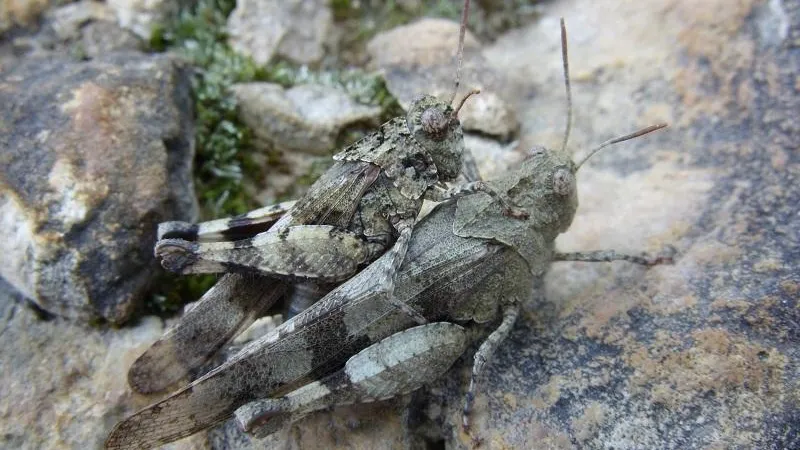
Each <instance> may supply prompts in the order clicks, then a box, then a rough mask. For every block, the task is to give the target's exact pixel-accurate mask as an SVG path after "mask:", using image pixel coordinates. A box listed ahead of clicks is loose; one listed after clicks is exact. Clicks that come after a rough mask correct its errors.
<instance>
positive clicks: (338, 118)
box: [232, 83, 381, 154]
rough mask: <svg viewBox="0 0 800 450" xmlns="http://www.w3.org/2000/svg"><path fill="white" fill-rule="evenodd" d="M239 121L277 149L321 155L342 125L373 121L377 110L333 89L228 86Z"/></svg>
mask: <svg viewBox="0 0 800 450" xmlns="http://www.w3.org/2000/svg"><path fill="white" fill-rule="evenodd" d="M232 90H233V93H234V95H235V96H236V99H237V101H238V103H239V111H240V116H241V118H242V120H243V121H244V122H245V123H246V124H247V125H248V126H249V127H250V128H252V129H253V130H254V131H255V134H256V136H257V137H258V138H259V139H261V140H263V141H265V142H267V143H269V144H270V145H271V146H273V147H275V148H277V149H279V150H289V151H298V152H304V153H312V154H324V153H328V152H330V151H331V150H333V147H334V145H335V142H336V137H337V135H338V133H339V132H340V131H341V130H342V128H344V127H346V126H347V125H350V124H353V123H357V122H371V123H374V122H376V121H377V119H378V117H379V116H380V113H381V110H380V108H379V107H376V106H366V105H362V104H360V103H358V102H356V101H354V100H353V99H352V98H350V97H349V96H348V95H347V94H345V93H344V92H342V91H339V90H337V89H335V88H332V87H328V86H323V85H312V84H305V85H299V86H294V87H292V88H289V89H284V88H283V87H282V86H280V85H277V84H272V83H244V84H238V85H235V86H233V87H232Z"/></svg>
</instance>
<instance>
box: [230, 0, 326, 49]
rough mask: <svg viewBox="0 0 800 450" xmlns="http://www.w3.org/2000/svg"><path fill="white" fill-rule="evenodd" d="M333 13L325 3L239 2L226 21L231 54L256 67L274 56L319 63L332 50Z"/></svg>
mask: <svg viewBox="0 0 800 450" xmlns="http://www.w3.org/2000/svg"><path fill="white" fill-rule="evenodd" d="M332 29H333V13H332V12H331V9H330V6H329V2H327V1H325V0H241V1H238V2H237V4H236V9H234V10H233V13H231V15H230V17H229V18H228V33H229V34H230V38H229V42H230V44H231V47H233V49H234V50H236V51H238V52H241V53H242V54H245V55H248V56H250V57H252V58H253V60H254V61H255V62H256V63H258V64H266V63H268V62H269V61H270V60H271V59H272V58H273V57H274V56H276V55H277V56H280V57H283V58H287V59H289V60H291V61H294V62H296V63H300V64H310V63H316V62H319V61H320V60H321V59H322V57H323V56H325V47H326V46H327V47H330V46H332V42H331V39H332V36H331V32H332Z"/></svg>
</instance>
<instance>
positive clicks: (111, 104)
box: [0, 54, 197, 322]
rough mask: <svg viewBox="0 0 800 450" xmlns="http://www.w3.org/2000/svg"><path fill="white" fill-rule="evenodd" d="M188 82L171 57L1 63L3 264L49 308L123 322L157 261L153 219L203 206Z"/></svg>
mask: <svg viewBox="0 0 800 450" xmlns="http://www.w3.org/2000/svg"><path fill="white" fill-rule="evenodd" d="M189 89H190V87H189V77H188V73H187V71H186V70H184V69H183V68H182V66H179V65H177V64H176V63H175V62H174V61H173V60H172V59H171V58H169V57H167V56H155V57H154V56H143V55H139V54H116V55H114V56H112V57H108V58H104V59H101V60H93V61H90V62H74V61H71V60H68V59H62V58H58V57H50V58H46V59H45V58H28V59H26V60H24V61H23V62H22V63H21V64H18V65H17V66H16V67H15V68H13V69H11V70H8V71H6V72H2V73H0V104H2V105H3V106H4V107H3V108H2V109H0V129H2V138H0V221H2V227H3V229H4V230H6V232H7V234H8V238H7V239H3V240H0V252H2V254H3V255H5V261H6V264H3V265H2V266H0V274H1V275H2V276H3V277H4V278H6V279H7V280H8V281H9V282H10V283H11V284H12V285H13V286H14V287H15V288H16V289H18V290H19V291H20V292H22V293H23V294H24V295H25V296H26V297H28V298H30V299H32V300H33V301H35V302H36V303H37V304H38V305H39V306H40V307H41V308H43V309H45V310H47V311H49V312H52V313H55V314H59V315H63V316H67V317H71V318H76V319H81V320H91V319H94V318H97V317H103V318H105V319H108V320H110V321H112V322H122V321H124V320H125V319H126V318H127V317H128V316H129V314H130V313H131V311H132V309H133V308H134V307H135V306H136V305H137V303H138V301H139V300H141V295H142V293H143V292H144V290H145V289H146V288H147V285H148V283H149V281H150V278H151V275H152V272H153V269H154V268H155V265H154V260H153V257H152V248H153V243H154V241H155V228H156V224H157V223H158V222H161V221H164V220H193V219H194V218H196V215H197V205H196V200H195V198H194V193H193V184H192V181H191V167H192V158H193V156H194V131H193V125H192V109H193V107H192V103H191V98H190V95H189Z"/></svg>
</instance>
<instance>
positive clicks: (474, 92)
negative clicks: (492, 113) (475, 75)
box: [453, 89, 481, 117]
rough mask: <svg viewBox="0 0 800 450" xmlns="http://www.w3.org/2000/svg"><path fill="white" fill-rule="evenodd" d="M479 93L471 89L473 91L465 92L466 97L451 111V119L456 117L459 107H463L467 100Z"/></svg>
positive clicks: (477, 90) (479, 91) (478, 90)
mask: <svg viewBox="0 0 800 450" xmlns="http://www.w3.org/2000/svg"><path fill="white" fill-rule="evenodd" d="M480 93H481V90H480V89H473V90H471V91H469V92H467V95H465V96H464V97H463V98H462V99H461V101H460V102H458V106H456V108H455V109H454V110H453V117H458V112H459V111H461V107H462V106H464V103H466V101H467V99H468V98H470V97H472V96H473V95H475V94H480Z"/></svg>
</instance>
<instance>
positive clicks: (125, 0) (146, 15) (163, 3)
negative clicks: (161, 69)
mask: <svg viewBox="0 0 800 450" xmlns="http://www.w3.org/2000/svg"><path fill="white" fill-rule="evenodd" d="M106 3H107V4H108V7H109V8H111V10H113V11H114V15H116V17H117V22H118V23H119V24H120V26H122V27H123V28H125V29H127V30H130V31H132V32H134V33H135V34H136V35H138V36H139V37H141V38H142V39H150V35H151V34H152V33H153V30H154V29H155V28H156V27H158V26H160V25H163V24H164V23H166V22H167V20H169V19H170V18H172V17H175V16H176V15H177V14H178V11H179V10H180V7H181V4H182V3H188V2H186V1H175V0H147V1H143V0H108V1H107V2H106Z"/></svg>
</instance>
